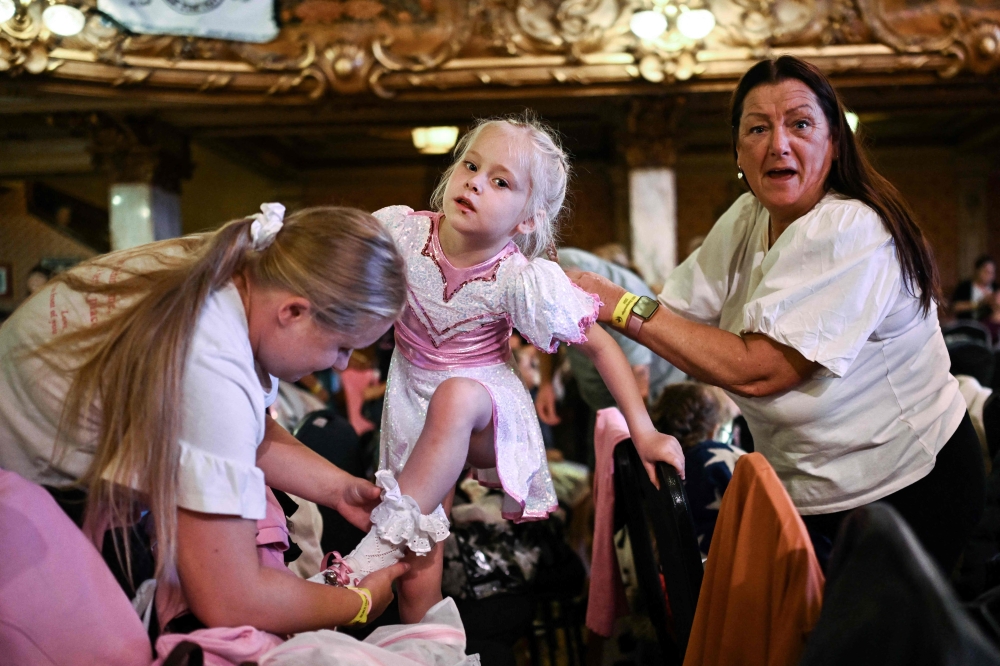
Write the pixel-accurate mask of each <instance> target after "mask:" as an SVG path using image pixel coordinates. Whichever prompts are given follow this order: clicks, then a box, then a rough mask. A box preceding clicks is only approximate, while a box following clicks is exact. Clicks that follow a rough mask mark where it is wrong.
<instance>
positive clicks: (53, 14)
mask: <svg viewBox="0 0 1000 666" xmlns="http://www.w3.org/2000/svg"><path fill="white" fill-rule="evenodd" d="M39 21H40V22H41V27H44V28H45V29H46V30H48V31H49V32H50V33H52V34H54V35H59V36H60V37H72V36H73V35H76V34H78V33H79V32H80V31H81V30H83V26H84V25H85V24H86V22H87V17H86V15H85V14H84V13H83V10H81V9H80V8H79V7H77V6H75V5H71V4H65V3H60V2H50V1H48V0H0V29H2V31H3V32H6V33H8V34H10V35H12V36H14V37H17V38H23V37H28V36H29V35H30V36H33V33H34V34H37V33H38V32H40V29H39V26H38V23H39Z"/></svg>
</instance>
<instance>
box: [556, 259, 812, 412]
mask: <svg viewBox="0 0 1000 666" xmlns="http://www.w3.org/2000/svg"><path fill="white" fill-rule="evenodd" d="M566 274H567V275H569V277H570V279H572V280H573V282H575V283H576V284H578V285H579V286H580V288H581V289H584V290H585V291H588V292H591V293H595V294H597V295H598V296H600V297H601V301H602V302H603V305H602V306H601V312H600V315H599V321H602V322H605V323H608V322H610V321H611V314H612V313H613V312H614V308H615V306H616V305H617V304H618V301H619V300H620V299H621V297H622V295H624V294H625V289H624V288H622V287H619V286H618V285H616V284H614V283H613V282H611V281H610V280H608V279H606V278H603V277H601V276H600V275H595V274H593V273H585V272H583V271H574V270H569V271H566ZM630 337H631V336H630ZM634 339H635V340H636V341H637V342H639V343H640V344H642V345H643V346H645V347H648V348H649V349H650V350H652V352H653V353H654V354H657V355H659V356H661V357H663V358H665V359H667V360H668V361H670V363H672V364H673V365H674V366H676V367H677V368H679V369H681V370H683V371H684V372H686V373H687V374H689V375H691V376H692V377H694V378H695V379H697V380H699V381H703V382H705V383H706V384H712V385H713V386H718V387H721V388H724V389H726V390H727V391H732V392H733V393H736V394H738V395H744V396H752V397H762V396H768V395H773V394H775V393H780V392H781V391H787V390H788V389H790V388H794V387H795V386H797V385H799V384H801V383H802V382H804V381H805V380H807V379H809V378H810V377H811V376H812V375H813V374H814V373H815V372H816V370H817V369H818V368H819V364H818V363H815V362H813V361H810V360H808V359H806V358H805V357H804V356H802V354H801V353H799V352H798V351H797V350H795V349H793V348H792V347H789V346H787V345H783V344H781V343H780V342H777V341H775V340H773V339H771V338H769V337H767V336H766V335H762V334H760V333H745V334H743V335H736V334H735V333H730V332H729V331H723V330H722V329H720V328H717V327H715V326H708V325H706V324H699V323H697V322H693V321H690V320H688V319H685V318H684V317H681V316H680V315H678V314H676V313H674V312H672V311H671V310H669V309H668V308H666V307H660V308H658V309H657V310H656V312H655V313H654V314H653V316H652V317H650V319H649V321H647V322H646V323H645V324H643V325H642V328H640V329H639V335H638V337H636V338H634Z"/></svg>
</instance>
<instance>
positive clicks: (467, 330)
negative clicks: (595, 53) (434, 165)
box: [326, 119, 684, 622]
mask: <svg viewBox="0 0 1000 666" xmlns="http://www.w3.org/2000/svg"><path fill="white" fill-rule="evenodd" d="M456 154H457V155H458V160H457V161H456V162H455V163H454V164H453V165H452V166H451V167H450V168H449V169H448V171H447V172H446V173H445V174H444V176H443V178H442V181H441V183H440V184H439V186H438V188H437V190H436V191H435V193H434V197H433V199H432V203H433V204H434V205H435V206H436V208H437V210H438V211H439V212H433V213H432V212H414V211H413V210H411V209H410V208H407V207H405V206H392V207H389V208H384V209H382V210H380V211H378V212H376V213H375V216H376V217H377V218H379V219H380V220H381V221H382V222H383V223H384V224H385V225H386V227H387V228H388V229H389V231H390V233H391V234H392V236H393V238H394V240H395V241H396V244H397V245H398V247H399V249H400V250H401V252H402V254H403V256H404V257H405V258H406V262H407V279H408V282H409V292H408V298H407V305H406V308H405V309H404V311H403V314H402V316H401V318H400V319H399V320H398V321H397V323H396V351H395V354H394V355H393V358H392V365H391V367H390V369H389V379H388V388H387V391H386V404H385V412H384V417H383V420H382V435H381V436H382V439H381V456H380V461H379V468H380V471H379V472H378V473H377V475H376V483H377V484H378V485H379V486H380V487H381V488H382V489H383V495H382V498H383V499H382V503H381V504H380V505H379V506H378V507H377V508H376V509H375V510H374V511H373V512H372V514H371V518H372V524H373V527H372V528H371V531H370V532H369V534H368V535H366V536H365V538H364V539H363V540H362V542H361V543H360V544H359V545H358V547H357V548H356V549H355V550H354V551H353V552H352V553H351V554H350V555H349V556H347V557H346V558H344V559H343V560H340V561H339V563H338V564H337V565H335V566H334V567H333V569H332V570H328V571H327V572H326V573H327V576H326V578H327V580H331V579H339V580H340V581H341V582H345V583H346V582H351V583H353V582H356V581H358V580H360V579H361V578H363V577H364V576H365V575H367V574H368V573H370V572H371V571H375V570H378V569H381V568H384V567H386V566H389V565H391V564H393V563H395V562H396V561H397V560H398V559H400V558H402V557H403V556H404V554H405V551H406V550H407V549H409V550H410V551H412V552H414V553H416V554H418V555H424V554H427V553H431V552H432V551H433V554H432V556H431V557H427V558H419V559H417V560H414V561H413V568H412V570H411V571H410V573H409V574H408V575H407V576H406V577H405V580H404V579H401V582H400V586H399V592H400V612H401V615H402V618H403V620H404V621H407V622H415V621H418V620H420V619H421V618H422V617H423V615H424V613H425V612H426V610H427V609H429V608H430V607H431V606H432V605H433V604H434V603H436V602H437V601H440V599H441V563H442V554H441V548H436V549H434V548H433V546H434V544H435V543H437V542H439V541H441V540H443V539H444V538H445V537H447V536H448V526H449V524H448V520H447V517H446V514H445V511H444V508H443V507H442V506H441V504H442V502H447V503H448V504H450V499H451V491H452V489H453V488H454V485H455V482H456V481H457V480H458V479H459V477H460V476H461V474H462V472H463V470H464V469H465V468H466V466H469V465H471V466H472V467H473V468H474V469H475V470H476V474H477V478H478V479H479V481H480V482H481V483H484V484H485V485H490V486H494V487H502V488H503V490H504V503H503V514H504V516H505V517H506V518H509V519H511V520H514V521H526V520H540V519H544V518H546V517H547V516H548V514H549V513H550V512H552V511H554V510H555V509H556V506H557V503H556V495H555V491H554V489H553V487H552V480H551V478H550V476H549V470H548V465H547V463H546V458H545V448H544V446H543V444H542V436H541V432H540V429H539V426H538V417H537V416H536V414H535V409H534V406H533V404H532V402H531V398H530V396H529V395H528V392H527V391H526V390H525V389H524V387H523V385H522V384H521V381H520V379H519V378H518V376H517V374H516V372H515V370H514V368H513V365H512V363H511V362H510V356H511V354H510V345H509V338H510V335H511V329H512V327H513V328H516V329H517V330H518V331H520V333H521V335H523V336H524V337H525V338H526V339H527V340H529V341H530V342H531V343H532V344H533V345H535V346H536V347H538V348H539V349H541V350H542V351H545V352H549V353H552V352H555V351H556V348H557V347H558V345H559V343H560V342H565V343H567V344H579V345H581V347H582V349H583V351H584V353H585V354H587V355H588V356H589V357H590V358H591V359H592V360H593V362H594V364H595V366H596V367H597V368H598V370H599V371H600V373H601V376H602V377H603V378H604V380H605V383H606V384H607V385H608V388H609V389H610V390H611V392H612V394H613V395H614V396H615V399H616V400H617V402H618V405H619V406H620V408H621V410H622V412H623V413H624V414H625V417H626V419H627V421H628V425H629V429H630V432H632V433H633V439H634V441H635V443H636V446H637V448H638V449H639V451H640V454H641V455H642V456H643V458H644V459H645V460H647V461H651V460H664V461H666V462H669V463H672V464H674V465H675V466H676V467H677V468H678V469H680V470H682V471H683V460H684V457H683V453H682V452H681V449H680V446H679V445H678V444H677V441H676V440H675V439H673V438H672V437H668V436H666V435H661V434H660V433H657V432H656V430H655V429H654V428H653V425H652V423H651V422H650V419H649V417H648V416H647V414H646V410H645V407H644V405H643V401H642V398H641V397H640V395H639V391H638V389H637V387H636V384H635V381H634V379H633V376H632V372H631V370H630V368H629V365H628V362H627V361H626V359H625V356H624V355H623V354H622V352H621V350H620V349H619V348H618V346H617V345H616V344H615V342H614V341H613V340H612V338H611V337H610V336H609V335H608V334H607V333H606V332H605V331H604V330H603V329H601V328H600V327H599V326H592V325H593V323H594V321H595V320H596V318H597V311H598V306H599V305H600V303H599V301H598V299H597V297H596V296H595V295H593V294H588V293H586V292H584V291H583V290H581V289H580V288H578V287H577V286H575V285H574V284H573V283H572V282H570V280H569V278H567V277H566V275H565V274H564V273H563V271H562V270H561V269H560V268H559V266H558V264H556V263H554V262H552V261H549V260H546V259H542V258H541V255H542V254H544V253H545V251H546V249H547V248H549V247H551V246H552V242H553V238H554V235H555V222H556V218H557V216H558V214H559V211H560V209H561V207H562V203H563V199H564V197H565V193H566V180H567V171H568V164H567V159H566V156H565V154H564V153H563V151H562V150H561V149H560V148H559V146H558V145H557V144H556V142H555V141H554V140H553V138H552V136H551V135H550V134H549V132H548V131H547V130H546V129H545V128H544V127H543V126H541V125H540V124H538V123H537V122H535V121H532V120H530V119H529V120H524V119H516V120H513V119H506V120H489V121H485V122H482V123H480V124H479V125H478V126H477V127H476V128H475V129H473V130H472V131H471V132H470V133H469V134H468V135H467V136H466V137H464V138H463V140H462V141H461V142H460V143H459V145H458V147H457V148H456ZM588 335H589V340H588Z"/></svg>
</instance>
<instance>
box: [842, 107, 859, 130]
mask: <svg viewBox="0 0 1000 666" xmlns="http://www.w3.org/2000/svg"><path fill="white" fill-rule="evenodd" d="M844 116H845V117H846V118H847V124H848V126H849V127H850V128H851V131H852V132H857V131H858V123H859V122H860V120H859V118H858V114H856V113H854V112H853V111H847V112H845V113H844Z"/></svg>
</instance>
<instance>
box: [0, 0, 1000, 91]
mask: <svg viewBox="0 0 1000 666" xmlns="http://www.w3.org/2000/svg"><path fill="white" fill-rule="evenodd" d="M706 4H707V6H708V7H709V8H710V9H711V10H712V12H713V13H714V14H715V16H716V18H717V21H718V24H717V27H716V29H715V30H714V31H713V32H712V33H711V34H710V35H709V36H708V37H707V38H706V39H705V40H703V41H700V42H693V41H690V40H684V39H677V38H676V35H674V37H673V38H671V40H666V39H664V40H659V41H657V42H655V43H649V42H644V41H642V40H639V39H638V38H636V37H635V36H634V35H633V34H632V33H631V32H630V31H629V28H628V22H629V19H630V17H631V15H632V13H633V11H634V10H635V8H636V7H637V6H638V5H639V2H638V0H561V1H560V0H472V1H471V2H463V1H460V0H434V1H433V2H432V1H430V0H420V1H417V0H382V1H381V2H380V1H377V0H364V1H363V2H359V0H282V4H281V7H282V12H281V13H282V18H283V20H284V21H285V23H286V25H285V27H284V28H283V30H282V33H281V36H280V37H279V38H278V39H277V40H275V41H274V42H271V43H269V44H260V45H258V44H246V43H238V42H225V41H220V40H208V39H195V38H182V37H169V36H137V35H129V34H125V33H123V32H121V31H119V30H118V29H116V28H115V27H114V26H113V25H111V24H109V23H107V22H105V21H103V20H101V18H100V17H99V16H97V15H96V14H92V15H91V16H90V18H89V20H88V26H87V29H86V30H85V31H84V32H83V33H81V34H80V35H79V36H77V37H72V38H58V37H56V36H54V35H50V34H49V33H48V32H47V31H46V30H45V28H44V27H43V26H42V24H41V21H40V20H38V16H37V13H38V11H37V3H36V5H34V6H32V11H33V12H35V13H34V14H32V13H31V12H29V15H28V17H27V19H26V20H24V21H21V22H20V23H19V24H18V25H14V23H16V21H13V20H12V21H11V22H8V23H7V24H5V25H4V26H3V27H2V28H0V71H2V72H6V75H7V76H17V75H24V76H32V77H35V78H36V79H37V81H38V83H39V84H40V85H41V87H43V88H47V89H50V90H59V91H65V92H82V93H85V94H91V95H94V94H98V95H113V94H116V93H118V92H119V91H120V90H122V89H139V90H141V91H142V94H143V95H146V96H150V97H155V98H159V99H164V100H177V101H194V100H197V101H199V102H202V103H204V102H211V101H219V102H224V103H233V102H237V101H245V100H257V101H267V100H270V101H272V102H273V103H285V104H288V103H291V104H301V103H311V102H315V101H316V100H319V99H322V98H324V97H327V96H330V95H356V94H366V93H374V94H375V95H378V96H381V97H386V98H391V97H394V96H428V97H435V96H442V94H441V91H449V92H450V96H455V95H462V94H464V95H483V94H486V95H488V94H496V93H495V91H496V90H497V89H503V88H509V89H519V90H524V91H527V90H538V91H543V90H544V91H549V92H552V91H553V90H554V91H559V90H560V89H562V90H565V91H566V92H572V93H576V94H588V92H599V91H600V90H601V89H602V87H604V88H608V87H611V88H613V87H615V86H617V87H619V88H620V87H621V86H632V87H633V88H635V87H639V88H641V87H642V86H643V85H645V86H649V85H650V84H660V85H669V84H677V83H683V84H684V86H685V87H686V89H713V88H715V87H722V86H726V85H731V83H732V82H733V81H734V80H735V79H736V78H738V77H739V76H740V75H741V74H742V73H743V72H744V71H745V70H746V69H747V67H749V65H750V64H752V63H753V62H754V61H756V60H758V59H760V58H762V57H766V56H770V55H773V54H775V53H793V54H796V55H799V56H801V57H804V58H807V59H809V60H810V61H812V62H814V63H816V64H817V65H818V66H820V67H821V68H822V69H824V70H825V71H828V72H831V73H833V74H838V75H851V76H853V77H862V78H863V77H865V76H874V75H884V74H891V75H903V74H924V75H926V74H932V75H934V76H936V77H938V78H941V79H947V78H950V77H954V76H955V75H956V74H958V73H960V72H963V71H968V72H971V73H972V74H973V75H986V74H989V73H991V72H993V71H995V70H996V69H997V67H998V65H1000V0H963V3H962V4H961V5H959V4H958V0H942V1H936V2H928V3H925V4H919V3H914V2H912V1H910V2H907V0H707V3H706ZM352 11H353V12H354V14H352V13H351V12H352ZM28 19H31V20H28ZM883 80H884V79H883ZM925 80H926V79H925ZM445 96H447V95H445Z"/></svg>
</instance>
